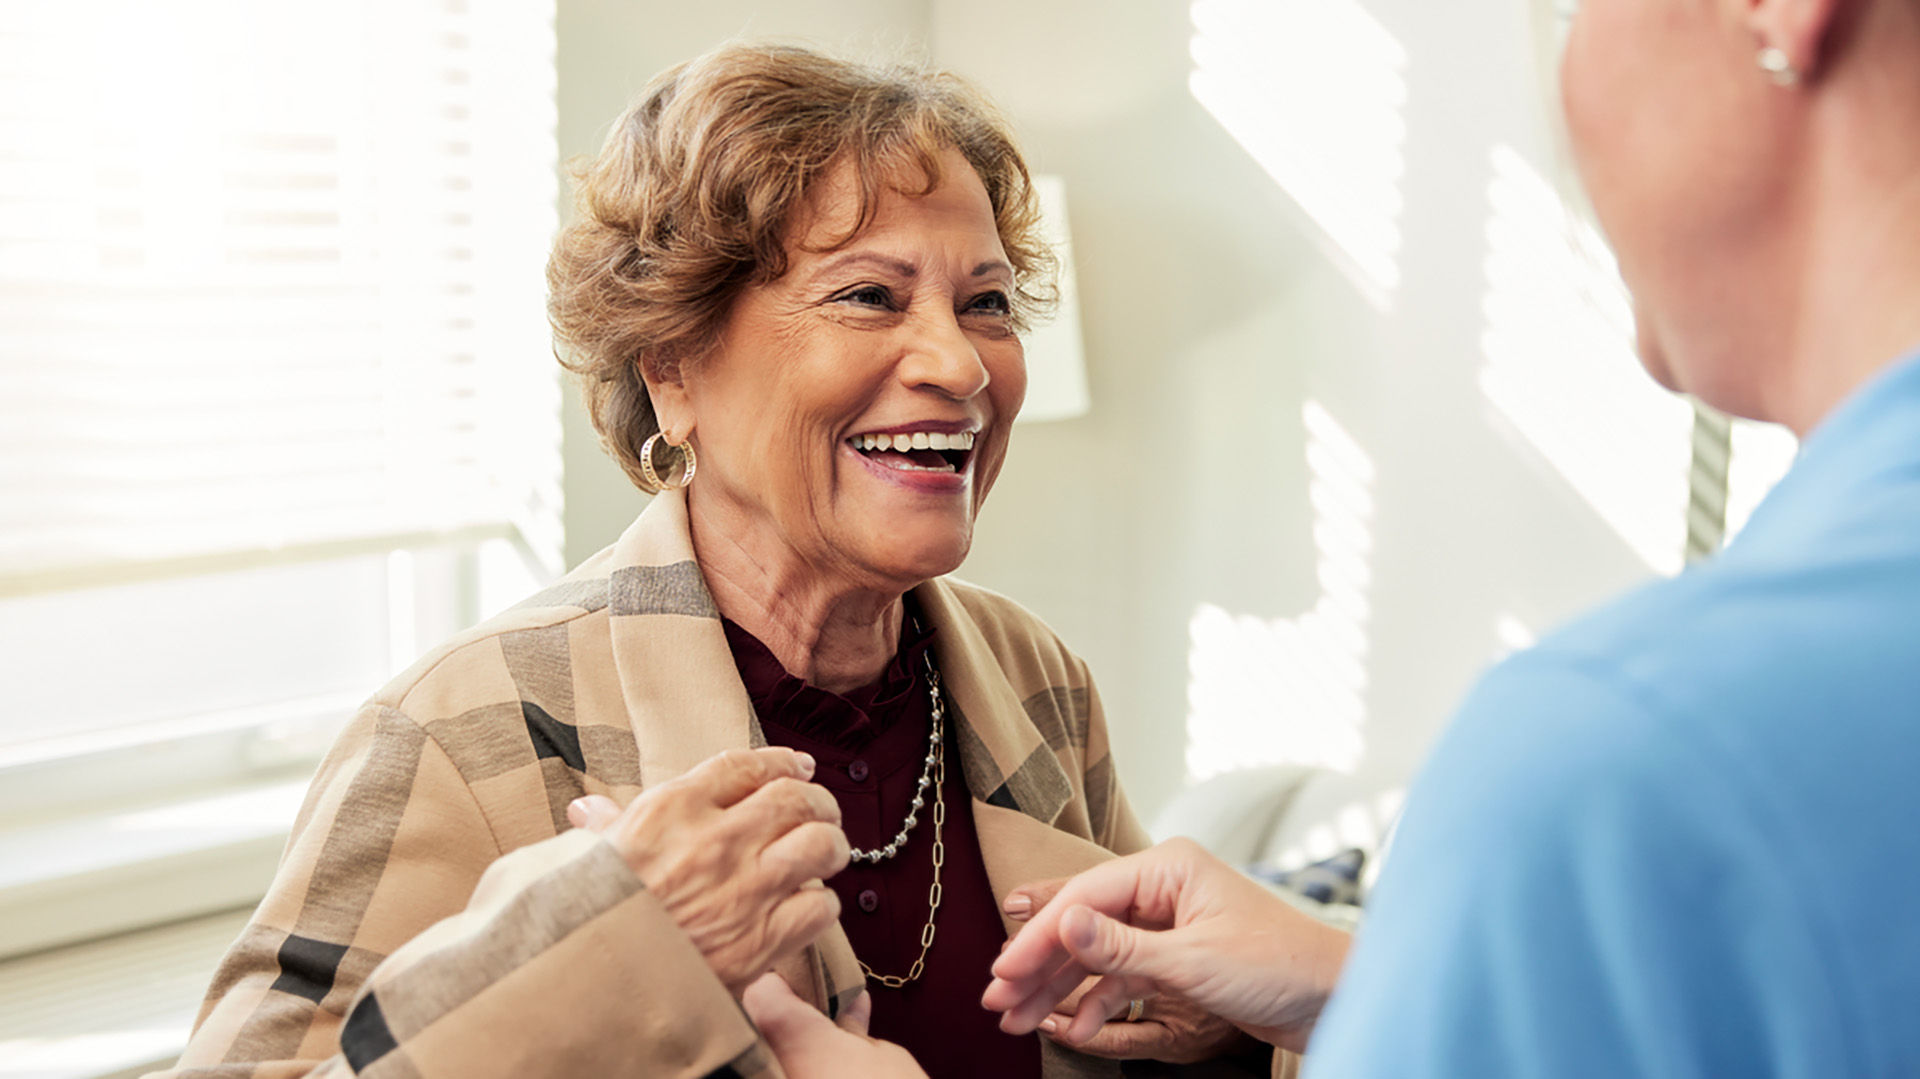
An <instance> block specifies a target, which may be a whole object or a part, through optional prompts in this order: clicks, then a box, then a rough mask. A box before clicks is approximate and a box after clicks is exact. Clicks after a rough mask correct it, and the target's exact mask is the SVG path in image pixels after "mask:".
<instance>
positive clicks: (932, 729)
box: [853, 651, 947, 862]
mask: <svg viewBox="0 0 1920 1079" xmlns="http://www.w3.org/2000/svg"><path fill="white" fill-rule="evenodd" d="M920 658H921V659H922V660H924V661H926V665H927V694H928V695H929V696H930V697H932V698H933V722H932V723H931V724H929V729H928V731H927V759H926V764H925V766H924V767H923V768H921V769H920V782H919V784H918V785H917V786H915V787H914V790H913V804H911V805H909V806H908V807H907V819H906V822H905V823H903V824H901V825H900V831H899V833H898V834H896V835H895V836H894V837H893V838H892V839H891V840H889V841H888V842H887V845H886V846H884V847H875V848H874V849H873V850H861V849H860V848H859V847H855V848H853V860H854V861H856V862H884V861H886V860H887V859H888V858H891V857H893V856H894V855H896V854H899V853H900V849H901V848H902V847H905V846H906V845H907V836H908V835H909V834H911V833H912V832H913V826H914V825H916V824H919V823H920V810H921V808H922V807H923V806H925V805H926V804H927V788H928V787H930V786H932V785H933V770H934V765H935V764H937V763H939V762H940V759H941V758H942V757H944V756H945V755H946V754H945V752H944V749H945V746H944V739H945V730H946V719H947V706H946V705H945V704H943V703H941V700H940V672H939V671H937V670H934V668H933V656H932V653H931V652H930V651H929V652H923V653H921V656H920Z"/></svg>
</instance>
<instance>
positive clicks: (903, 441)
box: [848, 431, 973, 453]
mask: <svg viewBox="0 0 1920 1079" xmlns="http://www.w3.org/2000/svg"><path fill="white" fill-rule="evenodd" d="M848 441H849V442H851V443H853V448H854V449H857V450H893V451H895V452H897V453H905V452H906V451H908V450H970V449H972V448H973V432H972V431H960V432H957V433H955V434H950V435H949V434H944V433H940V432H933V433H929V432H926V431H916V432H914V433H913V434H910V435H854V436H853V437H852V438H850V439H848Z"/></svg>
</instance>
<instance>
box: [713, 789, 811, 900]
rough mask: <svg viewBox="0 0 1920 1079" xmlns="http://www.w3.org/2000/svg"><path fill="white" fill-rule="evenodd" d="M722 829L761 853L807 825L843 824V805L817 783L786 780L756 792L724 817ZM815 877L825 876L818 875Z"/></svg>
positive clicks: (743, 844) (749, 848)
mask: <svg viewBox="0 0 1920 1079" xmlns="http://www.w3.org/2000/svg"><path fill="white" fill-rule="evenodd" d="M722 816H723V818H724V823H723V824H722V826H721V827H722V830H723V831H724V832H725V833H726V834H727V835H728V836H729V837H730V838H732V839H733V840H734V841H736V842H738V843H740V844H741V845H742V846H744V847H745V848H746V849H747V850H750V851H758V850H760V849H762V848H764V847H766V846H768V845H770V844H772V843H773V842H774V841H775V840H777V839H779V838H780V837H781V836H784V835H786V834H787V833H788V832H791V831H793V830H794V829H795V828H798V827H800V826H801V825H803V824H811V823H813V822H815V821H824V822H826V823H828V824H831V825H833V826H835V827H839V825H840V803H839V802H838V801H836V800H835V799H834V797H833V792H832V791H829V790H828V789H826V788H825V787H822V786H820V785H819V784H817V783H807V782H804V781H802V780H799V779H794V778H791V777H782V778H780V779H775V780H773V781H771V782H769V783H768V784H767V785H766V786H764V787H761V788H760V789H759V790H757V791H754V792H753V793H752V794H750V795H748V796H747V797H746V798H745V799H743V800H741V801H740V803H739V804H737V805H735V806H734V807H733V808H732V809H729V810H727V811H726V812H725V813H724V814H723V815H722ZM810 875H811V876H822V875H823V874H819V873H814V874H810Z"/></svg>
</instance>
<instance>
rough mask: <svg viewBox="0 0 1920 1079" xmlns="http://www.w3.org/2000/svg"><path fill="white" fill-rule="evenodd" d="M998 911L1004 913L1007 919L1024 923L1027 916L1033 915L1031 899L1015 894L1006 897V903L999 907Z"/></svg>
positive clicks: (1030, 897)
mask: <svg viewBox="0 0 1920 1079" xmlns="http://www.w3.org/2000/svg"><path fill="white" fill-rule="evenodd" d="M1000 909H1002V910H1004V911H1006V912H1007V917H1009V918H1012V919H1013V920H1014V921H1016V922H1024V921H1026V920H1027V916H1028V915H1030V914H1032V913H1033V897H1032V896H1025V895H1017V894H1016V895H1010V896H1008V897H1007V901H1006V902H1005V903H1004V904H1002V905H1001V908H1000Z"/></svg>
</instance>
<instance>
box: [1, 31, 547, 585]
mask: <svg viewBox="0 0 1920 1079" xmlns="http://www.w3.org/2000/svg"><path fill="white" fill-rule="evenodd" d="M552 14H553V13H552V3H551V2H550V0H549V2H546V3H540V2H534V0H492V2H474V3H471V4H469V3H464V2H460V0H451V2H450V0H359V2H351V0H349V2H335V3H329V4H317V5H316V4H292V3H284V2H279V0H272V2H268V0H190V2H188V0H170V2H168V3H152V2H149V0H123V2H111V0H59V2H36V0H26V2H19V0H13V2H4V0H0V579H12V580H16V581H17V580H19V579H21V578H23V577H31V576H32V575H33V574H36V573H42V574H44V573H48V572H59V571H63V570H65V571H71V570H72V569H73V568H74V567H87V566H97V565H102V564H114V563H120V562H125V561H129V560H132V561H152V560H166V559H179V558H183V557H195V556H206V555H209V554H213V555H217V554H220V553H223V552H246V551H257V550H260V549H262V548H278V547H283V546H288V545H294V546H298V545H303V544H315V543H325V542H330V541H337V540H342V539H351V538H367V537H379V536H391V535H401V534H417V533H422V532H428V533H432V532H442V531H447V530H453V529H460V528H464V527H468V526H473V525H478V524H499V523H508V522H511V523H522V524H524V523H526V522H531V521H534V520H536V519H547V518H551V517H552V516H553V512H554V503H555V501H556V499H557V495H556V494H555V493H554V487H555V482H554V478H553V477H554V475H555V473H556V471H557V467H558V464H557V462H558V419H557V411H558V408H557V392H558V391H557V387H556V381H555V378H554V375H553V367H554V365H553V361H552V359H551V354H550V351H549V348H548V345H547V334H546V327H545V320H544V316H543V311H542V297H543V286H542V282H541V266H542V263H543V261H544V255H545V249H546V245H547V242H548V240H549V237H550V234H551V231H552V228H553V225H554V213H553V205H554V178H553V177H554V169H553V166H554V158H555V145H554V134H553V127H554V105H553V86H554V75H553V33H552Z"/></svg>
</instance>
